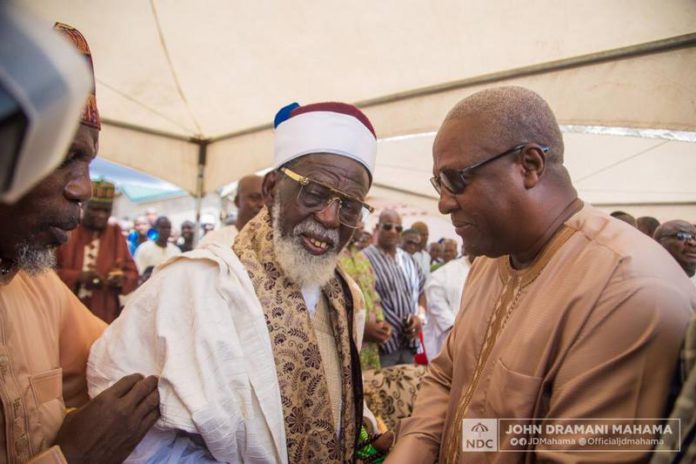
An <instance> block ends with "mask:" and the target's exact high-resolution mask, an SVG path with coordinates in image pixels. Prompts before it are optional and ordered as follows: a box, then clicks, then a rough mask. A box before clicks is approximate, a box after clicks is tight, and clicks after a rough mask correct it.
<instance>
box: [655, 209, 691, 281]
mask: <svg viewBox="0 0 696 464" xmlns="http://www.w3.org/2000/svg"><path fill="white" fill-rule="evenodd" d="M654 238H655V240H657V241H658V242H659V243H660V245H662V246H663V247H664V248H665V250H667V251H668V252H669V254H670V255H672V257H673V258H674V259H676V260H677V263H679V265H680V266H681V268H682V269H684V272H686V275H687V276H689V278H690V279H692V280H693V281H694V283H696V226H694V225H693V224H689V223H688V222H686V221H682V220H679V219H677V220H674V221H667V222H665V223H664V224H662V225H661V226H659V227H658V228H657V230H655V235H654Z"/></svg>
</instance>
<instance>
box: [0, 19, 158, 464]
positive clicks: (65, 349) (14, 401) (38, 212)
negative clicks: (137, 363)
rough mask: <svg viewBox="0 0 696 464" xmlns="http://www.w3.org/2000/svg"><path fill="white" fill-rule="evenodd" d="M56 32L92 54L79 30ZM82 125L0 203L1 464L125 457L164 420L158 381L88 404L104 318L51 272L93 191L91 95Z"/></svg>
mask: <svg viewBox="0 0 696 464" xmlns="http://www.w3.org/2000/svg"><path fill="white" fill-rule="evenodd" d="M55 28H56V29H57V30H58V31H59V32H61V33H62V34H63V35H65V36H67V37H68V38H70V39H71V40H72V42H73V43H74V44H75V45H77V47H78V49H79V50H80V51H81V52H82V53H83V54H84V55H85V56H88V55H89V48H88V47H87V43H86V41H85V39H84V37H82V35H81V34H80V33H79V32H78V31H76V30H75V29H73V28H71V27H69V26H66V25H64V24H57V25H56V27H55ZM55 40H63V39H61V38H59V37H58V38H55ZM41 71H42V70H41V69H36V70H35V72H36V73H40V72H41ZM75 122H76V123H77V121H75ZM80 123H81V124H79V128H77V132H76V133H75V135H74V138H73V140H72V144H71V145H70V148H69V150H68V153H67V154H66V155H65V159H64V161H63V163H62V164H61V165H60V166H58V167H57V168H55V169H54V170H53V171H51V172H50V173H49V174H48V175H47V176H46V177H44V178H43V179H42V180H40V181H39V183H38V184H36V185H35V186H34V187H33V188H32V189H31V190H29V191H27V192H26V193H24V194H23V195H22V196H21V197H20V198H19V199H18V200H17V201H16V202H14V203H0V223H1V224H3V226H2V227H1V228H0V321H2V322H1V325H2V329H3V330H2V335H1V336H0V353H1V354H0V404H1V405H2V408H0V424H2V429H1V430H0V462H30V463H34V464H39V463H65V462H66V461H67V462H69V463H74V462H85V463H86V462H99V463H116V462H121V461H122V460H123V459H124V458H125V457H126V456H127V455H128V454H129V453H130V451H131V450H132V449H133V448H134V447H135V445H136V444H137V443H138V442H139V441H140V438H142V436H143V435H144V434H145V432H147V430H148V429H149V428H150V427H151V426H152V424H154V422H155V421H156V420H157V418H158V417H159V412H158V408H157V406H158V403H159V399H158V393H157V389H156V386H157V379H156V378H154V377H151V378H148V379H143V378H142V376H140V375H131V376H128V377H125V378H123V379H121V380H119V382H118V383H117V384H116V385H115V386H114V388H111V389H109V390H108V391H105V392H104V394H103V395H100V396H99V397H97V398H95V399H94V400H92V401H88V400H89V398H88V396H87V388H86V382H85V368H86V363H87V357H88V355H89V349H90V346H91V344H92V342H93V341H94V340H95V339H96V338H97V337H98V336H99V335H100V334H101V333H102V331H103V329H104V325H105V324H104V323H103V322H102V321H101V320H99V319H98V318H96V317H95V316H94V315H92V314H91V313H90V312H89V310H88V309H87V308H85V307H84V305H83V304H82V303H80V301H79V300H78V299H77V298H76V297H75V295H73V294H72V292H70V290H69V289H68V288H67V287H66V286H65V285H64V284H63V283H62V282H61V281H60V279H58V277H57V276H56V275H55V273H53V272H47V271H49V270H50V267H51V266H52V264H53V262H54V258H53V251H54V248H56V247H57V246H59V245H61V244H62V243H64V242H65V241H66V240H67V238H68V236H67V235H68V231H69V230H71V229H74V228H75V227H76V226H77V224H78V221H79V217H80V204H81V202H84V201H86V200H88V199H89V197H90V194H91V184H90V180H89V164H90V162H91V161H92V159H93V158H94V156H95V154H96V151H97V145H98V136H99V127H100V125H99V114H98V112H97V108H96V101H95V99H94V95H91V96H90V98H89V100H88V102H87V106H86V108H85V110H84V111H83V114H82V119H81V120H80ZM76 125H77V124H76ZM6 142H8V141H7V140H6V139H5V135H3V136H2V140H0V143H3V144H4V143H6ZM66 407H67V408H70V409H68V410H66Z"/></svg>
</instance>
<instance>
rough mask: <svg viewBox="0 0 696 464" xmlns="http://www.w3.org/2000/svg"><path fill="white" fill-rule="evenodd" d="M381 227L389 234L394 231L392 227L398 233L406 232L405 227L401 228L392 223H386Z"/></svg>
mask: <svg viewBox="0 0 696 464" xmlns="http://www.w3.org/2000/svg"><path fill="white" fill-rule="evenodd" d="M380 227H381V228H382V230H386V231H387V232H389V231H390V230H392V227H393V228H394V229H396V231H397V232H399V233H401V231H402V230H404V227H403V226H400V225H398V224H392V223H391V222H385V223H384V224H380Z"/></svg>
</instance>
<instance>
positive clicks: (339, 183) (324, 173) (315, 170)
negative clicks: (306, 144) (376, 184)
mask: <svg viewBox="0 0 696 464" xmlns="http://www.w3.org/2000/svg"><path fill="white" fill-rule="evenodd" d="M290 169H291V170H292V171H295V172H297V173H298V174H301V175H303V176H305V177H309V178H311V179H312V180H316V181H319V182H321V183H324V184H326V185H328V186H330V187H333V188H335V189H337V190H340V191H342V192H345V193H348V194H350V195H353V196H356V197H358V198H364V197H365V196H366V195H367V191H368V190H369V188H370V178H369V175H368V172H367V169H366V168H365V166H363V165H362V164H360V163H359V162H357V161H355V160H353V159H350V158H347V157H345V156H340V155H334V154H331V153H312V154H309V155H305V156H303V157H301V158H299V159H298V160H297V161H295V162H294V163H292V164H291V165H290Z"/></svg>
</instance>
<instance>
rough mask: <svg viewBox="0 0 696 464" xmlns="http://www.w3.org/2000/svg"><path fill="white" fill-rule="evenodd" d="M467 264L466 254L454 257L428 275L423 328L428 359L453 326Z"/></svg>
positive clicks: (460, 298) (433, 355) (467, 269)
mask: <svg viewBox="0 0 696 464" xmlns="http://www.w3.org/2000/svg"><path fill="white" fill-rule="evenodd" d="M470 267H471V265H470V264H469V261H468V258H467V257H466V256H464V257H462V258H457V259H453V260H452V261H450V262H449V263H447V264H445V265H444V266H442V267H440V268H438V269H437V270H436V271H435V272H433V273H432V274H430V279H428V282H427V283H426V284H425V295H426V301H427V302H428V309H427V317H428V323H427V324H426V325H425V328H424V329H423V342H424V344H425V354H426V355H427V356H428V360H432V359H434V358H435V356H437V354H438V353H439V352H440V350H441V349H442V344H443V343H444V342H445V339H446V338H447V335H448V334H449V331H450V329H451V328H452V326H453V325H454V318H455V316H456V315H457V313H458V312H459V306H460V302H461V300H462V291H463V290H464V284H465V283H466V277H467V275H468V274H469V268H470Z"/></svg>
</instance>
